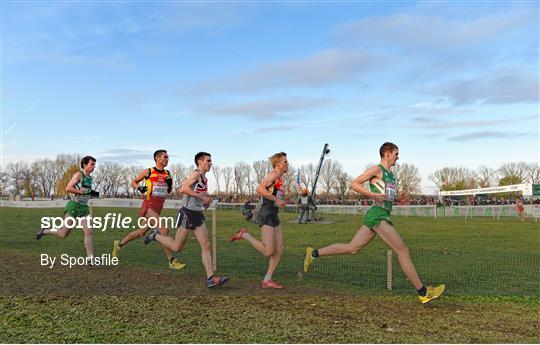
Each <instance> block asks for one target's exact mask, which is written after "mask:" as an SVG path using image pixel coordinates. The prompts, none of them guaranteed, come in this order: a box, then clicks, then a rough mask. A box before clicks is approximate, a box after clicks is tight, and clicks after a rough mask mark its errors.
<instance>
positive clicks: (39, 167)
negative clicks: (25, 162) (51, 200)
mask: <svg viewBox="0 0 540 345" xmlns="http://www.w3.org/2000/svg"><path fill="white" fill-rule="evenodd" d="M31 169H32V171H33V172H34V174H35V176H36V183H37V184H38V185H39V188H40V190H41V193H42V194H43V196H46V197H50V196H51V193H53V192H54V185H55V184H56V182H57V181H58V179H60V174H59V172H58V171H57V170H56V169H55V163H54V161H52V160H50V159H48V158H45V159H41V160H37V161H35V162H33V163H32V165H31Z"/></svg>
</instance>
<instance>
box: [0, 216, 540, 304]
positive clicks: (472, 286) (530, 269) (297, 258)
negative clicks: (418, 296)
mask: <svg viewBox="0 0 540 345" xmlns="http://www.w3.org/2000/svg"><path fill="white" fill-rule="evenodd" d="M61 212H62V211H61V210H60V209H15V208H2V209H0V216H1V218H2V223H1V225H2V229H4V231H3V233H4V236H3V241H2V244H1V245H0V248H1V249H3V250H9V251H14V252H17V253H25V254H29V255H39V254H41V253H48V254H49V255H55V256H57V255H60V254H62V253H68V254H71V255H84V249H83V246H82V234H81V231H80V230H79V231H74V233H73V234H72V235H71V236H70V237H68V238H67V239H58V238H54V237H53V236H48V237H45V238H44V239H43V240H41V241H39V242H37V241H35V240H34V239H33V235H34V232H35V231H36V230H37V229H38V228H39V224H40V218H41V217H42V216H50V215H58V214H61ZM106 212H115V213H121V214H122V215H124V216H131V217H136V215H137V210H136V209H120V208H118V209H105V208H95V209H94V214H95V215H96V216H103V215H104V214H105V213H106ZM164 215H165V216H173V217H174V216H175V211H173V210H165V212H164ZM207 217H208V218H210V217H211V212H208V215H207ZM295 217H296V215H295V214H292V213H282V214H281V218H282V226H283V230H284V236H285V245H286V250H285V254H284V256H283V259H282V262H281V264H280V266H279V268H278V272H277V273H276V278H277V279H280V280H283V281H284V282H286V283H289V284H290V283H298V284H309V285H313V286H316V287H326V288H331V289H348V290H353V291H354V290H364V291H365V290H368V291H373V292H380V291H381V290H383V289H385V287H386V270H387V268H386V267H387V266H386V252H387V247H386V245H385V244H384V243H383V242H382V241H381V240H380V239H379V238H378V237H375V239H374V240H373V241H372V243H370V244H369V245H368V246H366V247H365V248H364V249H362V250H361V251H360V252H359V253H358V254H357V255H356V256H349V255H344V256H335V257H325V258H321V259H320V260H317V261H316V262H315V263H314V264H313V266H312V268H311V270H310V272H309V273H308V275H306V276H305V277H303V278H300V277H299V276H298V273H299V271H300V267H301V265H302V261H303V253H304V248H305V246H306V245H311V246H315V247H319V248H320V247H322V246H326V245H329V244H332V243H335V242H343V243H346V242H348V241H350V239H351V238H352V236H353V235H354V234H355V232H356V230H357V228H358V227H359V226H360V225H361V224H362V218H361V217H353V216H347V215H343V216H339V215H327V217H326V218H327V219H328V220H335V221H336V223H334V224H328V225H317V224H311V225H299V224H291V223H288V222H287V221H288V220H294V219H295ZM217 219H218V223H217V236H218V237H217V238H218V241H217V242H218V243H217V245H218V255H217V260H218V270H219V271H220V272H221V273H223V274H228V275H232V276H235V277H245V278H249V277H251V278H256V277H261V276H262V275H264V272H265V270H266V266H267V262H268V260H267V259H266V258H264V257H262V256H261V255H260V254H259V253H258V252H256V251H255V250H254V249H253V248H251V246H250V245H249V244H248V243H247V242H245V241H240V242H237V243H235V244H233V245H230V244H229V243H228V242H227V238H228V236H229V235H230V234H231V233H233V232H234V231H235V230H236V229H238V228H239V226H240V225H242V224H243V223H242V219H241V216H240V214H239V212H235V211H220V212H218V216H217ZM394 223H395V227H396V229H397V230H398V232H399V233H400V234H401V236H402V237H403V238H404V240H405V243H407V245H408V246H409V248H410V250H411V253H412V256H413V260H414V262H415V265H416V267H417V270H418V272H419V274H420V276H421V277H422V279H423V280H424V281H425V283H426V284H438V283H443V282H444V283H446V284H447V285H448V293H450V294H470V295H527V296H538V295H540V286H539V284H537V282H538V281H540V270H539V269H538V265H539V263H540V254H539V253H538V248H540V232H539V231H538V229H537V228H538V224H537V223H533V222H530V221H529V222H526V223H519V222H517V221H516V220H514V219H502V220H496V219H492V218H487V219H485V218H473V219H466V220H465V219H463V218H437V219H434V218H422V217H410V218H403V217H396V218H394ZM208 224H209V226H210V225H211V220H210V219H209V220H208ZM249 228H250V231H251V232H252V233H253V234H254V235H255V236H256V237H258V236H260V231H259V230H258V228H257V227H256V226H255V225H250V227H249ZM6 230H7V231H6ZM128 231H130V230H123V229H110V230H106V231H104V232H101V231H98V230H96V231H95V234H94V241H95V252H96V254H100V253H109V252H110V251H111V249H112V241H113V240H114V239H120V238H121V237H123V236H124V235H125V234H127V233H128ZM173 232H174V230H173ZM6 235H8V236H6ZM161 253H162V250H161V247H160V246H159V245H157V244H156V243H153V244H150V245H147V246H145V245H144V244H143V243H142V241H135V242H132V243H130V244H129V245H128V246H126V247H125V248H124V250H123V251H122V253H121V257H120V260H121V263H120V264H121V265H122V266H133V267H145V268H151V269H158V270H163V269H167V266H166V262H165V261H164V256H163V255H162V254H161ZM199 253H200V250H199V248H198V244H197V242H196V241H195V239H194V238H191V239H190V240H189V241H188V245H187V248H186V249H185V250H184V251H183V252H182V253H180V254H179V255H178V258H179V259H180V260H182V261H184V262H186V263H187V264H188V267H187V268H186V270H187V271H188V272H193V273H198V272H199V273H201V274H202V272H203V271H202V264H201V262H200V261H201V260H200V254H199ZM393 266H394V267H393V280H394V284H393V288H394V293H410V292H411V287H410V285H409V283H408V282H407V280H406V277H405V276H404V274H403V273H402V272H401V270H400V268H399V263H398V261H397V259H396V258H395V256H394V261H393Z"/></svg>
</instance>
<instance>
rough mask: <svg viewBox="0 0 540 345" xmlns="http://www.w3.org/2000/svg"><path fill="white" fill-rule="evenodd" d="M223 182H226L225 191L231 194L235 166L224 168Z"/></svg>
mask: <svg viewBox="0 0 540 345" xmlns="http://www.w3.org/2000/svg"><path fill="white" fill-rule="evenodd" d="M222 172H223V182H225V193H227V194H229V192H230V190H231V182H232V180H233V168H231V167H226V168H223V169H222Z"/></svg>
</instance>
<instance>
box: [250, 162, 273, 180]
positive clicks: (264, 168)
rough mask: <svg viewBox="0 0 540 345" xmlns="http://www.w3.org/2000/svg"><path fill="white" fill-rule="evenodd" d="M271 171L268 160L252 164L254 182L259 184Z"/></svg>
mask: <svg viewBox="0 0 540 345" xmlns="http://www.w3.org/2000/svg"><path fill="white" fill-rule="evenodd" d="M271 170H272V165H271V164H270V161H269V160H260V161H255V162H253V171H254V173H255V182H256V183H257V184H259V183H261V181H262V180H263V179H264V177H265V176H266V175H267V174H268V173H269V172H270V171H271Z"/></svg>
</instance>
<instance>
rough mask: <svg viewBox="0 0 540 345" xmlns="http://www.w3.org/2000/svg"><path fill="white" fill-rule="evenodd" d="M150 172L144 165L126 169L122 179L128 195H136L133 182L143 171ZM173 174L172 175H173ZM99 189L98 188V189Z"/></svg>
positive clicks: (131, 166)
mask: <svg viewBox="0 0 540 345" xmlns="http://www.w3.org/2000/svg"><path fill="white" fill-rule="evenodd" d="M145 169H146V171H148V168H145V167H143V166H142V165H130V166H128V167H125V168H124V174H123V179H122V188H123V189H124V190H125V191H126V193H128V194H134V193H135V190H134V189H133V187H131V181H133V179H135V177H137V175H139V174H140V173H141V171H143V170H145ZM171 174H172V173H171ZM96 188H97V187H96Z"/></svg>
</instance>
